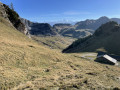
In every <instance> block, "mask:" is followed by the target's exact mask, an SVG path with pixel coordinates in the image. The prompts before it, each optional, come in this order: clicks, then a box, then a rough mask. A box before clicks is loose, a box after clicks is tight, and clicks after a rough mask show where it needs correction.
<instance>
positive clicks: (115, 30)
mask: <svg viewBox="0 0 120 90" xmlns="http://www.w3.org/2000/svg"><path fill="white" fill-rule="evenodd" d="M119 40H120V25H119V24H117V23H116V22H113V21H111V22H108V23H106V24H103V25H102V26H101V27H99V28H98V29H97V30H96V32H95V33H94V34H93V35H92V36H89V37H86V38H82V39H78V40H77V41H75V42H74V43H73V44H72V45H70V46H69V47H68V48H66V49H65V50H63V52H67V53H74V52H95V51H97V50H102V51H106V52H108V53H113V54H118V55H120V42H119Z"/></svg>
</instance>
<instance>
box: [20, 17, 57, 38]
mask: <svg viewBox="0 0 120 90" xmlns="http://www.w3.org/2000/svg"><path fill="white" fill-rule="evenodd" d="M21 21H22V22H23V23H24V24H25V25H26V27H27V29H28V30H29V33H30V34H31V35H45V36H54V35H57V32H56V30H55V29H54V28H52V27H51V26H50V25H49V24H48V23H34V22H31V21H29V20H26V19H23V18H21Z"/></svg>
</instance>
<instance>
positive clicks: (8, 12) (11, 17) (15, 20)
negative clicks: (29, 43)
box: [0, 3, 29, 35]
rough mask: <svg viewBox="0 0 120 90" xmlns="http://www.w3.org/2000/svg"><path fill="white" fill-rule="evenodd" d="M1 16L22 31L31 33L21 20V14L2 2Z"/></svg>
mask: <svg viewBox="0 0 120 90" xmlns="http://www.w3.org/2000/svg"><path fill="white" fill-rule="evenodd" d="M0 16H1V17H2V18H5V19H6V20H7V21H8V22H9V24H10V25H11V26H13V27H15V28H16V29H17V30H19V31H20V32H22V33H24V34H25V35H29V32H28V30H27V28H26V26H25V25H24V24H23V23H22V22H21V20H20V16H19V15H18V14H17V13H16V12H15V11H14V10H12V9H10V8H9V7H8V6H7V5H5V4H2V3H0Z"/></svg>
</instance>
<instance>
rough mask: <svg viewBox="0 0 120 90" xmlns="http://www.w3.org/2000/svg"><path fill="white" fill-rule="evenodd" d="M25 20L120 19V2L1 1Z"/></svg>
mask: <svg viewBox="0 0 120 90" xmlns="http://www.w3.org/2000/svg"><path fill="white" fill-rule="evenodd" d="M0 1H1V2H3V3H5V4H8V5H10V3H11V2H12V3H13V5H14V8H15V11H17V12H18V13H19V15H20V16H21V17H23V18H26V19H28V20H31V21H36V22H55V21H67V20H68V21H80V20H85V19H96V18H99V17H101V16H108V17H110V18H111V17H117V18H120V0H0Z"/></svg>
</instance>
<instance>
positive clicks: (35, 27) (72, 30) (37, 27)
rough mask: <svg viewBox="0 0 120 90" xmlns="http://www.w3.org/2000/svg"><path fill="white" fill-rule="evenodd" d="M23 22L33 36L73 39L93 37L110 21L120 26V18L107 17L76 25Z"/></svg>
mask: <svg viewBox="0 0 120 90" xmlns="http://www.w3.org/2000/svg"><path fill="white" fill-rule="evenodd" d="M21 21H22V22H23V23H24V24H25V25H26V27H27V28H28V31H29V32H30V34H31V35H45V36H46V35H47V36H52V35H53V36H54V35H60V36H65V37H72V38H83V37H86V36H89V35H92V34H93V33H94V31H95V30H96V29H98V28H99V27H100V26H101V25H102V24H105V23H107V22H109V21H115V22H117V23H118V24H120V19H119V18H108V17H106V16H103V17H100V18H99V19H96V20H93V19H87V20H85V21H80V22H77V23H76V24H75V25H71V24H69V23H68V24H67V23H58V24H54V25H53V26H51V25H49V24H48V23H34V22H31V21H29V20H26V19H23V18H21Z"/></svg>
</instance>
